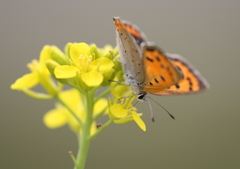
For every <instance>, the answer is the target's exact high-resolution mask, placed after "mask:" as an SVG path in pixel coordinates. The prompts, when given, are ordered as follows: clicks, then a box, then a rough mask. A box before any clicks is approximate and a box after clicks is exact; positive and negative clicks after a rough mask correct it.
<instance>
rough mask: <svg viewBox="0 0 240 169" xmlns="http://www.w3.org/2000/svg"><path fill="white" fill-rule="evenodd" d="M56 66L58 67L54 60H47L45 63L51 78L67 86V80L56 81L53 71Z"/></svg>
mask: <svg viewBox="0 0 240 169" xmlns="http://www.w3.org/2000/svg"><path fill="white" fill-rule="evenodd" d="M57 66H60V65H59V64H58V63H57V62H55V61H54V60H47V61H46V67H47V69H48V71H49V72H50V74H51V75H52V77H54V78H55V79H56V80H57V81H59V82H60V83H63V84H67V83H68V80H67V79H57V78H56V76H55V74H54V69H55V68H56V67H57Z"/></svg>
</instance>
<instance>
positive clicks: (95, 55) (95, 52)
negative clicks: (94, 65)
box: [90, 44, 99, 60]
mask: <svg viewBox="0 0 240 169" xmlns="http://www.w3.org/2000/svg"><path fill="white" fill-rule="evenodd" d="M90 53H91V55H92V57H93V60H96V59H98V57H99V55H98V49H97V46H96V45H95V44H93V45H92V46H91V47H90Z"/></svg>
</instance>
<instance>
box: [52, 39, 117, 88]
mask: <svg viewBox="0 0 240 169" xmlns="http://www.w3.org/2000/svg"><path fill="white" fill-rule="evenodd" d="M68 48H69V49H68V54H69V56H70V58H71V65H63V66H57V67H56V68H55V71H54V73H55V76H56V78H58V79H68V78H74V77H76V80H77V82H78V84H79V85H80V87H81V88H82V89H83V90H86V89H87V87H94V86H99V85H100V84H101V83H102V82H103V79H104V77H103V75H102V73H103V72H104V71H105V70H108V69H111V68H112V67H113V66H114V64H113V62H112V61H111V60H110V59H108V58H106V57H100V58H97V59H95V58H93V56H94V57H99V55H98V53H97V50H96V46H93V47H91V48H90V47H89V46H88V45H87V44H86V43H77V44H68ZM93 51H94V52H95V53H91V52H93ZM84 85H86V86H87V87H86V86H85V87H84Z"/></svg>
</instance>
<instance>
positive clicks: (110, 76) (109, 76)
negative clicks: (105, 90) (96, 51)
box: [101, 68, 115, 87]
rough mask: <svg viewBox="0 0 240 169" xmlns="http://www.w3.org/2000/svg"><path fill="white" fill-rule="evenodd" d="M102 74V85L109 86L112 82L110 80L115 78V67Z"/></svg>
mask: <svg viewBox="0 0 240 169" xmlns="http://www.w3.org/2000/svg"><path fill="white" fill-rule="evenodd" d="M102 75H103V78H104V79H103V82H102V84H101V86H103V87H106V86H109V85H110V84H111V82H109V80H113V79H114V77H115V70H114V69H113V68H110V69H107V70H105V71H104V72H103V73H102Z"/></svg>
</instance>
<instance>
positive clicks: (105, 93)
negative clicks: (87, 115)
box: [95, 88, 111, 103]
mask: <svg viewBox="0 0 240 169" xmlns="http://www.w3.org/2000/svg"><path fill="white" fill-rule="evenodd" d="M110 92H111V89H110V88H108V89H107V90H105V91H104V92H103V93H101V94H100V95H99V96H98V97H97V99H96V100H95V103H96V102H97V101H98V100H99V99H101V98H103V97H105V96H106V95H107V94H109V93H110Z"/></svg>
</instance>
